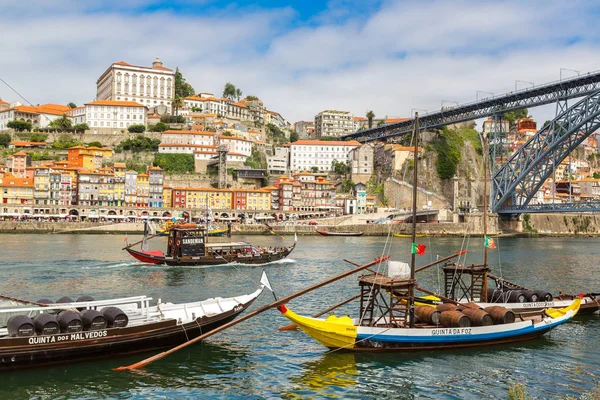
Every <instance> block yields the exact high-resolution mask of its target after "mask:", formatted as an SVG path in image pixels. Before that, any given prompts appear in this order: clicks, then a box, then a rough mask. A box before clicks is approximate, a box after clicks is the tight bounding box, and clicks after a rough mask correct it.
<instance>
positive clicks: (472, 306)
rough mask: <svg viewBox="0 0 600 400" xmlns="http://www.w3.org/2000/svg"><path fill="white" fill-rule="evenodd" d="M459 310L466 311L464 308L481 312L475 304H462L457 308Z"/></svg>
mask: <svg viewBox="0 0 600 400" xmlns="http://www.w3.org/2000/svg"><path fill="white" fill-rule="evenodd" d="M458 308H459V309H466V308H470V309H472V310H481V307H479V306H478V305H477V304H475V303H462V304H461V305H460V306H459V307H458Z"/></svg>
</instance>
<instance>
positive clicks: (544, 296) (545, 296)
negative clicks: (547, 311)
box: [534, 290, 553, 301]
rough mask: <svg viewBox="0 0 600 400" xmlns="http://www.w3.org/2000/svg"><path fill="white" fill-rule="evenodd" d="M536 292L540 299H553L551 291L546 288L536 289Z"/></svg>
mask: <svg viewBox="0 0 600 400" xmlns="http://www.w3.org/2000/svg"><path fill="white" fill-rule="evenodd" d="M534 293H535V294H536V295H537V297H538V301H552V300H553V297H552V295H551V294H550V293H548V292H546V291H545V290H535V291H534Z"/></svg>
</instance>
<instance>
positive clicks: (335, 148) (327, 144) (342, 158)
mask: <svg viewBox="0 0 600 400" xmlns="http://www.w3.org/2000/svg"><path fill="white" fill-rule="evenodd" d="M360 146H361V144H360V143H359V142H357V141H356V140H351V141H348V142H343V141H321V140H298V141H297V142H294V143H291V144H290V168H291V170H292V171H309V170H310V169H311V167H317V168H318V170H319V171H331V164H332V162H333V160H336V161H338V162H344V163H346V162H348V161H350V152H351V151H352V150H353V149H355V148H357V147H360Z"/></svg>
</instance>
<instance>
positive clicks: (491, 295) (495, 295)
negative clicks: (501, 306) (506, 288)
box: [487, 288, 508, 303]
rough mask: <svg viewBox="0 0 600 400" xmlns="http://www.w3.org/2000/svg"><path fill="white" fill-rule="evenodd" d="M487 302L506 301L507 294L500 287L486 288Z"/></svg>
mask: <svg viewBox="0 0 600 400" xmlns="http://www.w3.org/2000/svg"><path fill="white" fill-rule="evenodd" d="M487 295H488V298H487V302H488V303H506V301H507V300H508V296H507V295H506V294H505V293H504V292H503V291H502V290H500V289H496V288H488V292H487Z"/></svg>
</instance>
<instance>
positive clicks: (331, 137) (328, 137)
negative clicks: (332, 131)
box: [319, 136, 340, 142]
mask: <svg viewBox="0 0 600 400" xmlns="http://www.w3.org/2000/svg"><path fill="white" fill-rule="evenodd" d="M319 140H324V141H326V142H336V141H338V140H340V138H339V137H337V136H321V137H320V138H319Z"/></svg>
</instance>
